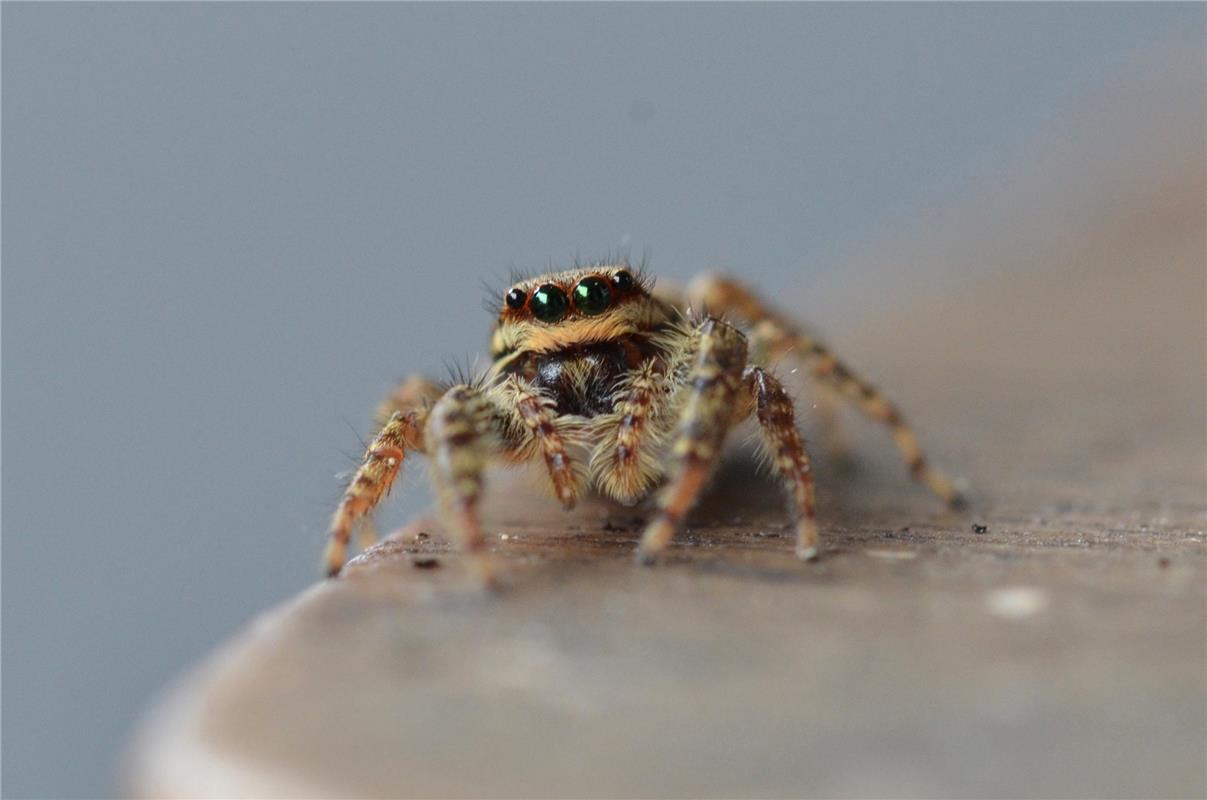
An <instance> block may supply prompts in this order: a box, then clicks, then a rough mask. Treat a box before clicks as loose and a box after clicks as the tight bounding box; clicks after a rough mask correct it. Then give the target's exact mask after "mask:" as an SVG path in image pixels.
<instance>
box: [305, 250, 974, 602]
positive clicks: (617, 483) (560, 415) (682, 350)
mask: <svg viewBox="0 0 1207 800" xmlns="http://www.w3.org/2000/svg"><path fill="white" fill-rule="evenodd" d="M497 308H498V315H499V316H498V320H497V322H496V324H495V328H494V332H493V334H492V336H491V344H490V349H491V357H492V359H493V361H492V364H491V367H490V369H489V370H488V372H487V373H486V374H485V376H484V377H483V378H482V379H481V380H478V381H473V382H459V383H457V384H456V385H454V386H451V387H442V386H439V385H438V384H436V383H434V382H432V381H429V380H427V379H424V378H411V379H409V380H407V381H405V382H404V383H403V384H402V385H401V386H399V388H398V389H396V390H395V391H394V393H393V394H392V395H391V396H390V397H389V398H388V399H387V400H386V402H385V403H383V404H382V407H381V408H380V409H379V414H378V417H379V419H378V421H379V426H380V427H379V431H378V433H377V435H376V436H375V438H374V439H373V441H372V442H371V443H370V444H369V446H368V447H367V449H366V451H365V455H364V460H363V463H362V464H361V466H360V469H358V470H357V472H356V475H355V477H354V478H353V479H352V482H351V484H350V485H349V486H348V489H347V491H346V493H345V494H344V499H343V500H342V501H341V503H340V505H339V508H338V509H337V510H336V512H335V516H334V517H333V519H332V524H331V541H330V544H329V545H328V549H327V556H326V562H327V570H328V573H329V574H332V575H334V574H336V573H338V572H339V570H340V568H341V567H342V566H343V563H344V560H345V557H346V553H347V546H348V542H349V540H350V538H351V534H352V529H353V527H354V526H356V525H357V524H360V523H363V522H364V521H366V518H367V516H368V515H369V514H370V512H371V511H372V510H373V507H374V506H375V505H376V504H377V502H378V501H379V500H380V499H381V498H382V496H383V495H384V494H385V493H386V492H387V491H388V490H389V487H390V485H391V484H392V483H393V481H394V479H395V477H396V476H397V474H398V471H399V468H400V467H401V465H402V462H403V460H404V459H405V458H406V456H407V454H408V453H410V452H413V451H419V452H422V453H424V454H426V455H427V456H428V457H429V458H430V459H431V465H432V480H433V483H434V484H435V486H436V489H437V496H438V498H439V507H440V512H441V516H442V518H443V521H444V523H445V526H446V527H447V528H448V530H449V531H450V533H451V534H452V535H453V536H455V537H456V538H457V539H458V540H459V541H460V543H461V544H462V545H463V546H464V547H465V548H466V550H467V551H468V552H469V553H470V555H471V557H472V558H473V559H474V563H475V564H476V566H477V568H478V570H479V571H480V572H481V574H482V575H483V577H484V578H486V579H489V577H490V575H491V569H490V563H489V561H488V560H487V558H486V555H485V552H484V548H485V540H484V537H483V534H482V531H481V528H480V525H479V522H478V514H477V506H478V501H479V498H480V497H481V493H482V488H483V483H482V477H483V473H484V470H485V467H486V465H487V464H488V463H489V462H490V461H491V460H501V461H503V462H508V463H524V462H530V461H533V460H535V459H540V460H542V461H543V462H544V469H545V472H546V473H547V475H548V478H549V483H550V486H551V488H552V489H553V491H554V494H555V495H556V497H557V498H558V500H560V501H561V503H562V504H563V505H564V506H566V507H567V508H569V507H572V506H573V505H574V504H575V501H576V500H577V498H578V497H579V495H580V494H581V492H582V491H583V490H584V488H585V487H586V486H588V485H590V486H592V487H593V488H594V489H596V490H597V491H599V492H601V493H603V494H605V495H607V496H609V497H612V498H614V499H616V500H618V501H620V502H623V503H627V504H633V503H636V502H638V501H640V500H642V499H643V498H644V497H646V496H647V495H649V494H650V492H651V491H652V490H653V489H654V488H655V487H657V486H659V485H663V484H665V488H664V489H663V491H662V493H661V495H660V496H659V500H658V506H657V510H656V512H655V514H654V517H653V519H652V520H651V522H650V523H649V526H648V527H647V528H646V531H645V534H644V536H643V538H642V541H641V545H640V547H639V550H638V553H639V556H640V558H641V560H642V561H644V562H648V561H650V560H651V559H652V558H653V556H654V555H655V554H657V553H658V552H659V551H660V550H662V549H663V548H664V547H665V546H666V544H667V543H668V542H669V541H670V539H671V537H672V536H673V535H674V532H675V530H676V529H677V528H678V527H679V525H680V523H681V522H682V520H683V517H684V515H685V514H686V513H687V511H688V510H689V509H690V508H691V507H692V505H693V504H694V503H695V501H696V500H697V498H698V497H699V494H700V492H701V491H702V490H703V488H704V486H705V484H706V482H707V480H708V478H709V476H710V475H711V473H712V472H713V470H714V468H715V467H716V465H717V463H718V461H719V459H720V454H721V448H722V445H723V443H724V440H725V437H726V434H727V433H728V432H729V430H730V429H731V428H732V427H733V426H735V425H736V424H738V423H740V422H742V421H743V420H745V419H747V418H749V417H752V416H753V417H755V418H756V419H757V422H758V427H759V431H760V433H761V446H762V447H763V449H764V450H765V452H766V455H767V456H768V458H769V460H770V463H771V465H772V467H773V469H774V471H775V473H776V474H777V475H778V476H779V478H780V479H781V481H782V482H783V483H784V485H785V488H786V490H787V493H788V495H789V499H790V513H791V515H792V518H793V520H794V524H795V527H796V535H797V546H796V551H797V554H798V555H799V556H800V557H801V558H805V559H811V558H814V557H815V556H816V555H817V548H818V536H817V526H816V523H815V521H814V509H813V476H812V470H811V467H810V462H809V455H808V452H807V450H806V449H805V444H804V441H803V440H802V439H801V437H800V434H799V432H798V430H797V427H796V421H795V411H794V407H793V402H792V398H791V397H790V396H789V395H788V393H787V392H786V391H785V390H784V387H783V386H782V385H781V384H780V382H779V381H778V380H777V379H776V377H775V376H774V375H773V374H772V372H771V370H770V369H769V368H768V367H767V363H768V361H769V360H770V359H774V358H778V357H780V356H785V355H792V356H794V357H797V358H799V359H801V360H803V361H804V363H805V364H806V365H807V366H808V367H809V369H810V372H811V374H812V375H813V377H814V378H815V379H816V380H817V382H818V385H819V386H820V387H821V388H822V390H823V397H825V398H827V402H832V398H833V397H835V396H839V395H841V396H844V397H846V398H848V399H850V400H851V401H853V402H854V403H856V404H857V405H858V407H859V408H860V409H862V410H863V411H864V412H865V413H866V414H867V415H869V416H871V417H872V418H874V419H876V420H878V421H880V422H882V423H884V424H885V425H887V426H888V427H889V429H890V430H891V432H892V434H893V438H894V440H895V441H896V444H897V446H898V448H899V449H900V450H901V453H902V456H903V457H904V459H905V461H906V464H907V466H908V467H909V469H910V471H911V473H912V474H913V475H914V476H915V477H916V478H918V479H919V480H921V481H923V482H924V483H926V484H927V485H928V486H929V487H930V488H931V489H932V490H933V491H934V492H935V493H937V494H938V495H939V496H940V497H942V498H943V499H944V500H946V501H948V502H949V503H952V504H956V503H958V502H959V496H958V494H957V493H956V491H955V490H954V488H953V487H952V484H951V481H949V480H948V479H947V478H946V477H945V476H944V475H943V474H942V473H940V472H938V471H937V470H934V469H932V468H931V467H929V466H928V464H927V462H926V460H925V459H924V458H923V456H922V453H921V451H920V450H919V448H918V445H917V443H916V441H915V439H914V436H913V433H912V432H911V431H910V430H909V428H908V427H907V426H906V424H905V422H904V420H903V419H902V417H901V415H900V414H899V413H898V412H897V410H896V409H895V408H894V407H893V406H892V405H891V404H890V403H889V402H888V401H887V400H886V399H885V398H884V397H883V396H882V395H881V394H880V393H879V392H877V391H876V390H875V389H874V388H873V387H872V386H871V385H869V384H867V383H865V382H863V381H862V380H860V379H859V378H856V377H855V376H854V375H853V374H852V373H851V371H850V370H849V369H847V368H846V367H844V366H843V365H842V364H840V363H839V362H838V360H837V359H836V358H835V357H834V356H833V355H832V354H831V353H830V352H829V351H828V350H827V349H826V348H825V347H824V346H822V345H821V344H820V343H819V342H818V341H817V339H816V338H815V337H813V336H811V335H810V334H808V333H806V332H804V331H803V330H802V329H801V328H799V327H797V326H795V325H793V324H792V323H791V322H790V321H789V320H788V318H786V317H784V316H782V315H780V314H777V313H775V312H773V311H771V310H769V309H768V308H766V307H765V306H764V305H763V304H762V303H761V302H760V301H759V300H758V299H757V298H755V296H754V295H753V294H751V293H750V292H749V291H747V290H746V289H744V288H743V287H742V286H741V285H739V284H738V283H736V282H734V281H731V280H728V279H725V278H721V277H716V276H711V275H705V276H702V277H701V278H699V279H697V280H696V281H694V282H693V283H692V284H691V286H690V287H689V289H688V291H687V292H686V295H685V296H679V295H678V294H676V293H674V292H665V291H663V292H659V293H655V292H654V291H653V287H652V284H651V283H650V281H648V280H646V279H645V278H644V277H643V276H642V275H641V274H640V273H639V272H638V271H636V270H634V269H633V268H632V267H631V266H629V265H628V264H624V263H620V264H597V265H593V266H589V267H584V268H577V269H573V270H567V271H563V272H553V273H548V274H545V275H541V276H538V277H535V278H531V279H526V280H520V281H517V282H516V283H515V284H514V285H512V286H511V287H509V288H508V289H507V290H506V291H505V292H504V293H503V296H502V299H501V302H499V303H498V306H497ZM689 308H696V309H707V311H708V313H706V314H704V315H702V316H692V315H691V314H690V313H689V312H688V309H689ZM713 315H717V316H713ZM722 315H723V316H722Z"/></svg>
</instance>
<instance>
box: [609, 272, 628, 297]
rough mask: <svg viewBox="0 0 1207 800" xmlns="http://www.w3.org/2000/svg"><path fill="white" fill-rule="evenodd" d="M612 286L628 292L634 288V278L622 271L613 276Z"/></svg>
mask: <svg viewBox="0 0 1207 800" xmlns="http://www.w3.org/2000/svg"><path fill="white" fill-rule="evenodd" d="M612 285H613V286H615V287H616V288H617V289H619V290H620V291H622V292H627V291H629V290H630V289H632V288H633V276H632V275H631V274H629V272H627V271H626V270H623V269H622V270H621V271H620V272H617V273H616V274H615V275H613V276H612Z"/></svg>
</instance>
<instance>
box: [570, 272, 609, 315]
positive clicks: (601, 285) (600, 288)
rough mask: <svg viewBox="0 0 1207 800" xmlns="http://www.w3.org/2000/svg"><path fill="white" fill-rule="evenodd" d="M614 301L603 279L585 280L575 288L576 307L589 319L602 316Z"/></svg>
mask: <svg viewBox="0 0 1207 800" xmlns="http://www.w3.org/2000/svg"><path fill="white" fill-rule="evenodd" d="M611 300H612V293H611V292H610V291H608V284H607V283H606V282H605V281H604V279H603V278H583V279H582V280H581V281H579V282H578V285H577V286H575V287H574V306H575V308H577V309H578V310H579V311H581V312H582V313H584V314H586V315H587V316H589V317H593V316H595V315H596V314H601V313H603V311H604V310H605V309H607V307H608V303H610V302H611Z"/></svg>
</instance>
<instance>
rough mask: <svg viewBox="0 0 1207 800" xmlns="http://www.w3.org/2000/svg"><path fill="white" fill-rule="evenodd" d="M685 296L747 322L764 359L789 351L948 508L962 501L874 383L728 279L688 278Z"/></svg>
mask: <svg viewBox="0 0 1207 800" xmlns="http://www.w3.org/2000/svg"><path fill="white" fill-rule="evenodd" d="M688 297H689V299H690V301H691V302H692V303H693V304H694V305H696V306H697V307H701V308H708V309H709V310H710V311H715V312H720V313H726V314H733V315H734V316H736V317H739V318H741V319H743V320H745V321H746V322H748V323H749V324H750V326H751V330H750V338H751V342H752V348H753V349H754V350H755V351H756V352H758V353H760V354H761V355H762V356H763V358H764V359H769V358H775V357H778V356H783V355H788V354H792V355H793V356H795V357H797V358H800V359H801V360H802V361H803V362H804V363H805V365H806V366H808V367H809V369H810V370H811V371H812V373H813V376H814V377H815V378H816V379H817V380H818V381H819V382H822V383H824V384H827V385H829V386H830V387H832V388H833V389H834V390H835V391H837V392H838V393H840V394H841V395H843V396H844V397H846V398H847V399H848V400H850V401H851V402H852V403H854V404H855V406H856V407H857V408H859V410H860V411H862V412H863V413H864V414H865V415H867V416H868V417H871V418H872V419H874V420H876V421H878V422H880V423H882V424H883V425H885V426H886V427H887V428H888V429H889V432H890V433H891V434H892V437H893V441H894V443H895V444H896V445H897V449H898V451H900V453H901V458H902V460H903V461H904V462H905V466H906V467H907V468H908V469H909V472H910V474H911V475H912V476H913V477H914V478H915V479H916V480H918V481H919V482H921V483H923V484H925V485H926V486H927V487H929V488H930V490H931V491H932V492H934V493H935V494H937V495H938V496H939V497H941V498H942V499H943V500H944V501H945V502H946V503H947V504H948V505H949V506H951V507H952V508H960V507H962V506H963V505H964V498H963V496H962V495H961V494H960V493H959V492H958V491H957V490H956V488H955V485H954V484H953V483H952V481H951V479H950V478H948V477H947V475H945V474H944V473H943V472H941V471H940V470H938V469H936V468H935V467H932V466H931V465H930V462H928V461H927V460H926V457H925V456H924V455H923V454H922V448H921V447H919V445H918V440H917V437H915V436H914V432H913V430H912V429H911V428H910V426H909V425H908V424H907V423H906V421H905V418H904V417H902V416H901V412H900V411H898V410H897V408H896V407H895V406H894V405H893V404H892V403H891V402H889V400H888V398H886V397H885V396H884V395H882V394H881V393H880V392H879V391H878V390H877V389H876V388H875V387H874V386H872V385H871V384H870V383H868V382H867V381H865V380H863V379H861V378H859V377H857V376H856V375H855V374H854V373H852V372H851V371H850V370H849V369H848V368H847V367H846V365H844V364H843V363H842V362H840V361H839V360H838V358H837V357H836V356H835V355H834V354H833V353H831V352H830V350H829V349H828V348H827V347H826V346H825V345H823V344H822V343H821V342H820V341H818V339H817V338H816V337H814V336H812V335H810V334H809V333H806V332H805V331H803V330H801V329H799V328H797V327H796V326H795V325H793V324H792V322H791V321H789V320H788V319H787V318H786V317H785V316H784V315H782V314H779V313H777V312H775V311H772V310H771V309H769V308H768V307H767V306H766V305H764V304H763V302H762V301H761V300H759V298H757V297H755V296H754V294H753V293H752V292H750V291H749V290H748V289H746V288H745V287H744V286H742V285H741V284H739V283H738V282H736V281H733V280H730V279H728V278H723V277H720V276H717V275H702V276H700V277H699V278H697V279H695V280H694V281H693V282H692V284H691V286H690V287H689V289H688Z"/></svg>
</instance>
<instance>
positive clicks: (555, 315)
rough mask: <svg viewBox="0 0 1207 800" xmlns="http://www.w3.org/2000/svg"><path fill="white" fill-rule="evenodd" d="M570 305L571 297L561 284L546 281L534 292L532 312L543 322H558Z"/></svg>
mask: <svg viewBox="0 0 1207 800" xmlns="http://www.w3.org/2000/svg"><path fill="white" fill-rule="evenodd" d="M569 307H570V298H568V297H566V293H565V292H563V291H562V289H561V287H560V286H554V285H553V284H552V283H546V284H545V285H544V286H542V287H540V288H539V289H537V290H536V291H535V292H533V293H532V313H533V314H534V315H535V316H536V318H537V319H539V320H540V321H541V322H557V321H558V320H559V319H561V318H562V317H564V316H565V315H566V310H567V309H568V308H569Z"/></svg>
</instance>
